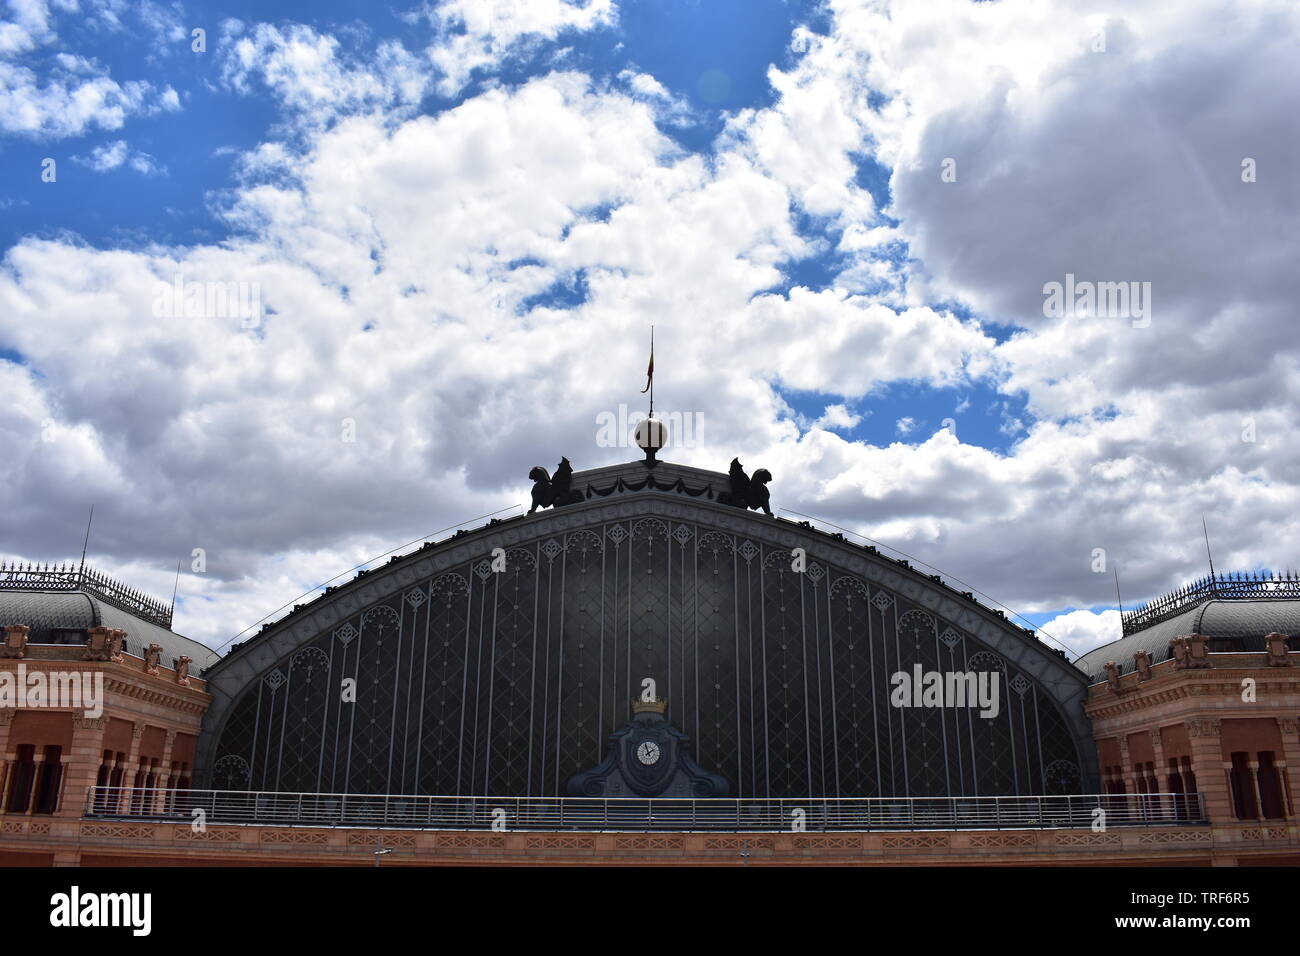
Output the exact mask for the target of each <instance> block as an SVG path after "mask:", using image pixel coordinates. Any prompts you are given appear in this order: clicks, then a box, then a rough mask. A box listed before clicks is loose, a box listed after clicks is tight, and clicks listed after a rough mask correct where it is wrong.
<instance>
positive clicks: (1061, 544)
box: [0, 0, 1300, 656]
mask: <svg viewBox="0 0 1300 956" xmlns="http://www.w3.org/2000/svg"><path fill="white" fill-rule="evenodd" d="M1297 62H1300V8H1298V7H1297V6H1296V5H1295V4H1294V3H1293V2H1291V0H1237V2H1233V0H1182V2H1180V3H1178V4H1168V3H1163V2H1122V3H1121V2H1111V3H1102V2H1090V0H1062V2H1057V0H996V2H975V3H971V2H965V0H924V2H920V0H912V2H903V0H824V2H811V0H810V2H803V0H621V2H620V0H425V2H423V3H420V2H414V0H392V2H380V3H373V2H368V3H343V2H314V3H311V4H307V3H287V2H271V0H260V2H251V0H249V2H212V3H208V2H204V3H198V2H174V3H165V2H155V0H143V2H130V3H128V2H125V0H0V257H2V258H0V390H3V393H4V395H5V400H4V402H3V403H0V449H2V450H3V455H2V456H0V556H3V557H5V558H8V559H11V560H12V559H19V560H36V561H61V560H68V559H75V558H76V557H77V556H78V555H79V553H80V547H81V543H82V536H83V534H84V533H85V525H86V518H87V514H88V512H89V509H90V508H91V506H92V505H93V507H94V509H95V519H94V526H93V531H92V534H91V539H90V548H89V559H88V561H89V563H92V564H94V565H95V566H97V567H99V568H101V569H102V570H104V571H106V572H108V573H110V574H113V575H115V576H117V577H118V578H120V579H123V580H125V581H126V582H129V583H130V584H132V585H134V586H136V587H138V588H141V589H143V590H146V591H149V592H151V593H154V594H156V595H158V596H159V597H162V598H163V599H168V598H169V597H170V595H171V592H172V587H173V575H174V573H175V568H176V562H177V561H178V560H179V561H181V574H180V579H179V585H178V595H179V596H178V601H177V611H176V616H175V621H174V627H175V629H176V630H178V631H180V632H181V633H184V634H187V635H189V636H191V637H194V638H197V639H199V640H202V641H204V642H205V643H207V644H209V645H211V646H214V647H220V646H222V645H224V644H226V643H227V642H229V641H230V640H231V639H232V638H234V637H235V636H236V635H238V634H240V633H241V632H242V631H243V630H244V629H246V628H248V627H250V626H252V625H254V624H255V623H257V622H258V621H259V620H261V619H262V618H263V617H265V616H268V615H270V616H275V612H276V611H277V609H279V608H281V607H283V606H284V605H286V604H290V603H293V602H294V601H295V600H296V599H298V598H299V597H300V595H302V594H304V593H306V592H310V591H312V590H313V589H314V588H316V587H318V586H319V585H321V584H323V583H325V582H327V581H330V580H331V579H333V578H334V577H335V576H337V575H340V574H343V573H344V572H348V571H349V570H350V569H352V568H354V567H356V566H358V565H365V564H366V563H367V562H369V561H371V560H373V559H374V558H376V557H377V556H381V555H384V554H385V553H387V552H389V551H390V550H391V549H394V548H399V547H400V546H402V545H404V544H406V543H407V542H413V541H415V542H418V541H419V540H422V539H424V538H425V537H428V536H437V537H442V536H445V534H446V533H447V531H448V530H450V529H454V528H456V527H461V526H471V527H472V526H476V525H478V524H481V523H482V521H483V520H484V519H483V518H482V517H481V516H486V515H489V514H493V513H498V514H501V515H508V514H515V513H518V512H519V510H520V508H521V505H522V506H523V507H526V502H527V501H528V489H529V487H530V483H529V482H528V480H527V478H526V476H527V474H528V471H529V469H530V468H531V467H532V466H533V465H536V464H544V465H546V466H548V467H552V466H553V464H554V462H556V461H558V460H559V458H560V456H561V455H565V456H567V457H569V458H570V459H571V460H572V461H573V463H574V467H575V468H576V469H579V470H581V469H583V468H590V467H596V466H599V465H603V464H609V463H612V462H617V461H621V460H631V459H634V458H637V457H639V453H637V452H635V450H634V449H630V448H627V447H602V445H601V444H600V443H599V442H598V435H599V434H600V427H599V423H600V422H601V420H602V415H609V414H614V415H618V414H619V409H620V406H624V407H626V408H627V409H628V410H629V411H633V412H635V411H637V410H640V409H642V407H643V401H644V399H643V397H642V396H641V394H640V389H641V387H642V386H643V385H644V371H645V364H646V358H647V351H648V332H649V329H650V326H651V325H653V326H654V328H655V369H656V374H655V385H656V401H657V412H658V413H659V414H660V416H671V415H673V414H677V415H679V416H682V417H683V418H685V419H687V420H689V421H691V422H693V423H694V422H698V423H699V426H698V428H694V429H693V430H692V434H691V435H690V436H689V438H690V440H689V441H686V440H684V439H685V438H686V437H687V436H685V435H682V436H680V438H681V439H683V440H680V441H679V442H678V445H677V447H673V448H670V449H668V450H666V451H665V452H663V453H661V455H660V457H661V458H665V459H669V460H675V461H680V462H683V463H686V464H691V465H696V466H699V467H705V468H712V469H715V470H720V471H725V470H726V466H727V463H728V462H729V461H730V460H731V458H732V457H735V456H739V457H740V458H741V460H742V461H743V462H745V463H746V465H747V466H749V467H751V468H754V467H765V468H767V469H768V470H769V471H771V472H772V474H773V476H774V479H773V482H772V484H771V486H770V488H771V492H772V500H773V506H774V508H776V509H778V514H785V515H786V516H787V517H791V516H795V515H800V516H801V515H809V516H812V517H814V518H816V519H817V520H818V521H820V522H823V523H824V524H823V526H831V525H834V526H837V527H843V528H846V529H848V530H850V531H852V532H854V533H856V534H859V535H864V536H867V537H869V538H870V539H872V540H874V541H877V542H880V543H882V544H884V545H887V546H889V547H890V548H893V549H895V552H894V553H902V554H907V555H909V556H911V557H912V558H913V559H914V563H915V562H917V561H919V562H924V563H925V564H926V565H928V566H930V567H933V568H936V569H938V570H940V571H942V572H943V573H944V574H945V575H947V576H949V578H950V579H951V580H954V581H956V582H961V583H962V584H963V587H962V589H963V590H965V589H975V590H977V591H979V592H980V593H981V594H984V595H986V596H987V599H988V600H990V601H996V602H998V604H999V605H1001V606H1003V607H1006V608H1008V609H1011V610H1013V611H1015V612H1017V613H1018V614H1019V615H1021V618H1020V619H1021V620H1022V622H1023V621H1027V622H1029V623H1031V624H1032V625H1033V626H1035V627H1038V628H1039V630H1040V634H1041V635H1042V636H1043V639H1044V640H1050V641H1052V642H1055V643H1056V644H1057V646H1063V647H1065V648H1067V649H1068V650H1069V652H1070V653H1071V655H1072V656H1073V655H1074V654H1078V653H1082V652H1084V651H1086V650H1089V649H1091V648H1093V647H1095V646H1098V645H1100V644H1102V643H1105V642H1106V641H1108V640H1113V639H1114V638H1116V637H1118V636H1119V627H1120V625H1119V614H1118V611H1117V609H1116V608H1117V602H1116V581H1115V577H1116V575H1118V578H1119V583H1120V586H1121V591H1122V593H1123V595H1124V600H1125V602H1126V603H1129V604H1133V603H1136V602H1138V601H1140V600H1144V599H1149V598H1152V597H1155V596H1157V595H1158V594H1160V593H1162V592H1164V591H1166V590H1168V589H1170V588H1172V587H1176V586H1178V585H1180V584H1182V583H1184V582H1187V581H1189V580H1191V579H1192V578H1195V577H1198V576H1200V575H1201V574H1203V573H1204V571H1205V567H1206V548H1205V539H1204V538H1203V536H1202V524H1201V523H1202V518H1204V521H1205V524H1206V527H1207V528H1208V531H1209V537H1210V540H1211V544H1212V546H1213V550H1214V560H1215V564H1216V566H1217V567H1218V568H1219V569H1221V570H1222V569H1239V570H1252V569H1284V568H1288V567H1293V566H1295V564H1297V563H1300V562H1296V561H1295V549H1294V547H1293V546H1292V544H1291V542H1293V541H1294V540H1296V537H1297V530H1298V523H1300V519H1298V518H1297V514H1298V513H1300V509H1298V508H1297V503H1300V450H1297V448H1296V444H1295V442H1293V441H1292V440H1291V439H1292V436H1293V423H1294V421H1295V418H1296V412H1297V408H1298V407H1300V400H1298V399H1300V395H1298V391H1300V384H1298V381H1300V380H1298V379H1297V375H1296V366H1297V359H1298V358H1300V336H1297V335H1296V327H1297V323H1296V306H1295V303H1296V301H1297V298H1298V295H1300V268H1297V262H1300V230H1297V229H1296V228H1295V225H1296V222H1297V221H1298V216H1297V214H1298V213H1300V177H1297V170H1298V169H1300V124H1297V123H1296V121H1295V104H1296V103H1297V102H1300V71H1297V70H1296V69H1295V63H1297ZM1053 284H1056V285H1055V286H1054V285H1053ZM1066 290H1068V292H1067V291H1066ZM1093 292H1097V293H1098V295H1097V296H1093V295H1092V293H1093ZM1121 294H1122V295H1121ZM670 420H671V417H670ZM780 509H785V510H784V512H783V511H781V510H780ZM859 540H860V539H859ZM350 576H351V575H350V573H349V574H347V575H346V577H350ZM345 579H346V578H345Z"/></svg>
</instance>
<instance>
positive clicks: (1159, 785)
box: [1151, 727, 1174, 816]
mask: <svg viewBox="0 0 1300 956" xmlns="http://www.w3.org/2000/svg"><path fill="white" fill-rule="evenodd" d="M1151 752H1152V754H1154V757H1153V758H1152V759H1153V760H1154V761H1155V763H1154V765H1153V767H1152V770H1151V774H1152V776H1154V777H1155V788H1156V793H1164V792H1165V791H1166V790H1168V789H1169V786H1168V777H1167V771H1166V770H1165V748H1164V744H1163V742H1162V741H1161V739H1160V728H1159V727H1153V728H1152V730H1151ZM1172 799H1173V798H1172V797H1162V798H1161V799H1160V803H1159V804H1158V806H1159V808H1160V814H1161V816H1172V815H1173V813H1174V808H1173V806H1172V805H1171V804H1170V801H1171V800H1172Z"/></svg>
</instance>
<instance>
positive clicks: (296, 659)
mask: <svg viewBox="0 0 1300 956" xmlns="http://www.w3.org/2000/svg"><path fill="white" fill-rule="evenodd" d="M329 666H330V659H329V658H328V657H326V656H325V652H324V651H322V650H321V649H320V648H319V647H304V648H303V649H302V650H300V651H299V652H298V653H297V654H295V655H293V657H292V658H290V660H289V670H290V672H292V671H296V670H299V669H300V668H303V667H305V668H307V679H308V680H311V675H312V672H313V671H315V670H317V669H320V670H329Z"/></svg>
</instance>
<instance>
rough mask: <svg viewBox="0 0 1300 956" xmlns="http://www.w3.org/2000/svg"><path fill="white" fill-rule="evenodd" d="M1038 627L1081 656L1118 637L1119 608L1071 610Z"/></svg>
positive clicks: (1074, 653)
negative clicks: (1095, 610) (1096, 610)
mask: <svg viewBox="0 0 1300 956" xmlns="http://www.w3.org/2000/svg"><path fill="white" fill-rule="evenodd" d="M1038 630H1039V632H1040V633H1044V634H1049V635H1051V637H1052V638H1053V639H1054V640H1055V641H1057V642H1058V643H1059V644H1061V645H1064V646H1065V647H1066V648H1068V649H1069V651H1070V653H1071V654H1073V655H1075V656H1081V655H1083V654H1086V653H1088V652H1089V651H1091V650H1093V649H1095V648H1098V647H1101V646H1102V645H1103V644H1109V643H1110V642H1111V641H1117V640H1119V638H1120V634H1121V627H1120V619H1119V611H1118V610H1109V611H1102V612H1101V613H1096V612H1094V611H1070V612H1069V613H1067V614H1061V615H1058V616H1057V617H1054V618H1052V619H1051V620H1050V621H1048V622H1047V623H1045V624H1044V625H1043V626H1042V627H1040V628H1039V629H1038Z"/></svg>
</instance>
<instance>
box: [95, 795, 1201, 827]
mask: <svg viewBox="0 0 1300 956" xmlns="http://www.w3.org/2000/svg"><path fill="white" fill-rule="evenodd" d="M200 810H201V811H202V813H201V814H199V813H197V811H200ZM86 816H87V817H89V818H100V819H103V818H111V819H133V820H139V819H145V820H156V821H159V822H173V823H191V822H192V821H194V820H196V819H202V820H203V821H204V822H205V823H207V824H211V823H223V824H257V825H262V826H304V827H413V828H420V829H436V830H492V829H508V830H512V831H517V830H545V831H555V830H575V831H601V830H625V831H626V830H631V831H647V830H675V831H751V830H784V831H789V830H791V829H797V828H799V827H802V829H804V830H807V831H812V832H825V831H836V830H856V831H862V830H949V829H978V830H1003V829H1050V828H1085V827H1093V826H1095V825H1098V824H1100V825H1102V826H1105V827H1108V828H1109V827H1114V826H1178V825H1187V824H1200V823H1205V822H1206V817H1205V809H1204V804H1203V801H1202V799H1201V795H1200V794H1195V793H1193V794H1180V793H1148V794H1126V795H1125V794H1100V795H1094V794H1085V795H1071V796H1028V797H1019V796H1017V797H871V798H855V797H841V798H813V797H806V798H802V799H798V798H787V799H780V800H764V799H701V800H691V799H679V798H672V797H668V798H664V797H660V798H656V799H637V798H622V797H620V798H611V799H602V798H598V797H430V796H413V795H405V794H404V795H398V794H392V795H371V794H355V793H347V794H345V793H280V792H270V791H252V790H158V789H138V788H127V787H91V788H90V790H89V792H88V794H87V798H86Z"/></svg>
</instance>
